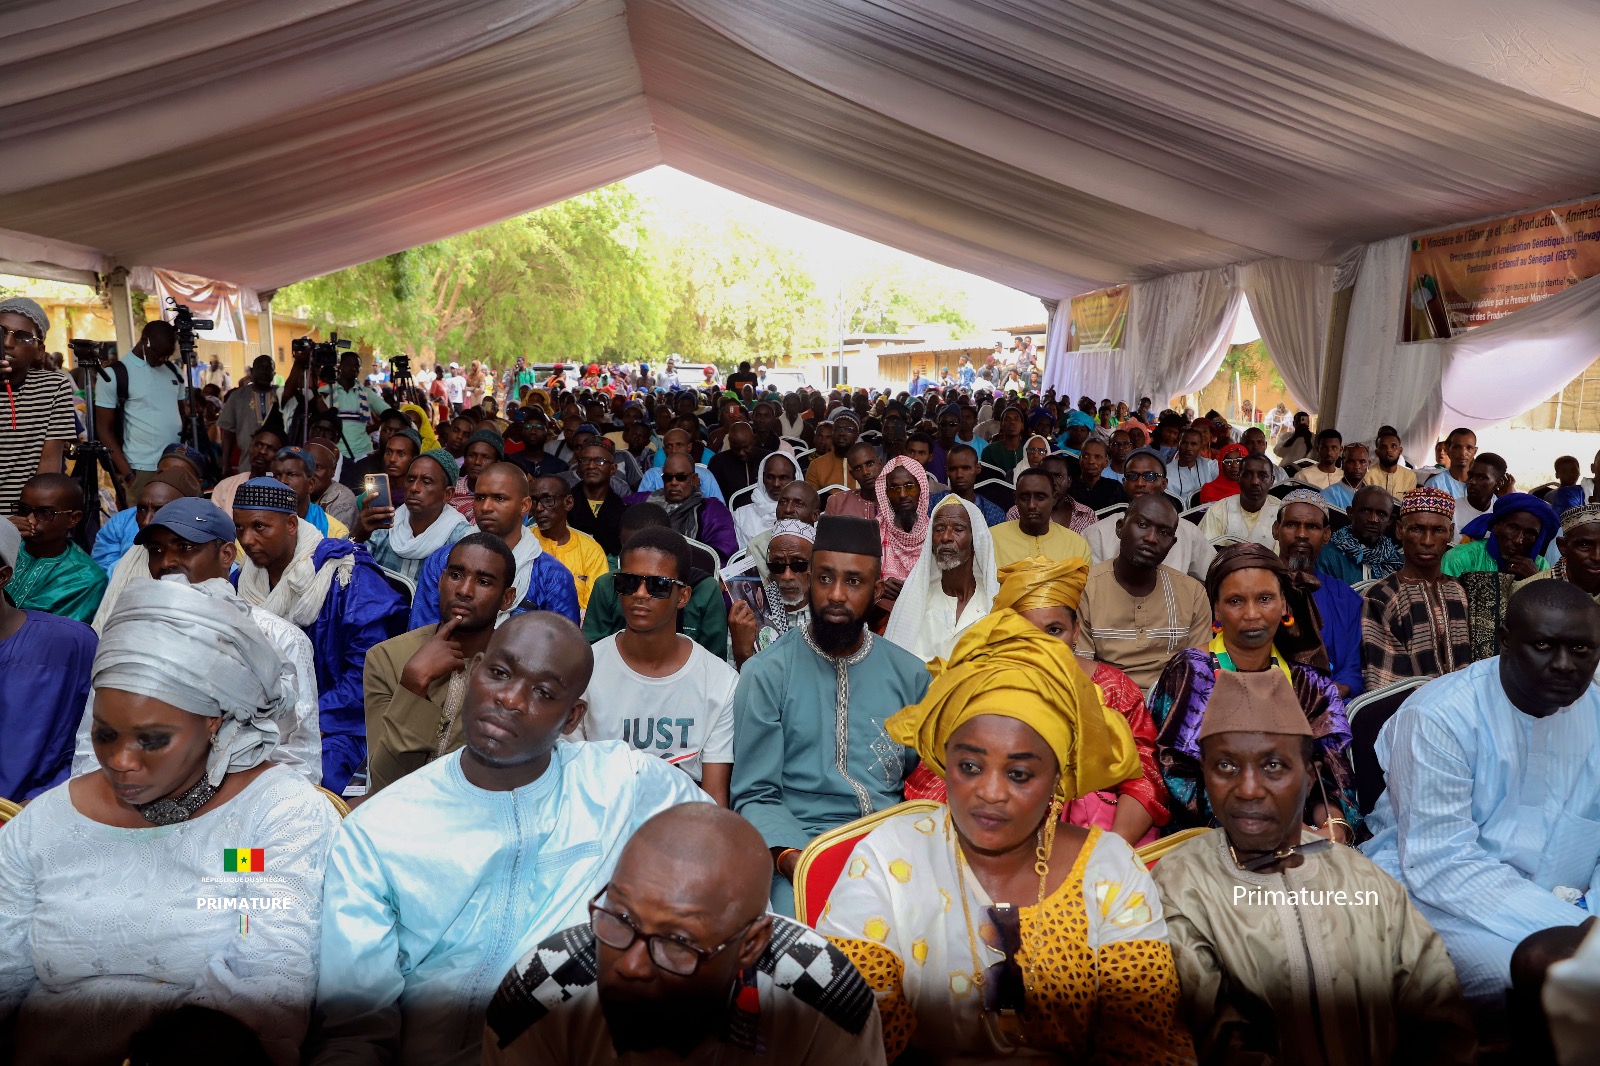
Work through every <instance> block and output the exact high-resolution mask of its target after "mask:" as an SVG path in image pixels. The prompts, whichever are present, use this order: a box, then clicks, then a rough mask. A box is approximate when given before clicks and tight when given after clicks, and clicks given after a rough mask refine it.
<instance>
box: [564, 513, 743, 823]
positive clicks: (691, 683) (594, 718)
mask: <svg viewBox="0 0 1600 1066" xmlns="http://www.w3.org/2000/svg"><path fill="white" fill-rule="evenodd" d="M620 562H621V569H620V570H618V571H617V572H616V573H614V574H612V575H611V582H612V586H613V587H614V588H615V589H616V591H617V596H618V598H619V600H620V601H621V604H622V617H623V622H624V626H625V628H624V629H623V630H622V632H620V633H615V634H612V635H611V636H609V637H606V638H605V639H604V640H601V641H598V642H597V643H596V644H595V645H594V647H593V651H594V662H595V677H596V681H595V683H592V684H590V686H589V690H588V691H587V692H586V693H584V702H585V703H587V704H588V705H589V713H588V714H587V715H585V716H584V719H583V724H582V725H581V726H579V728H578V733H577V736H578V737H581V738H582V739H584V740H623V741H626V742H627V743H629V744H631V745H632V746H633V747H634V748H636V749H638V750H639V751H642V752H644V753H645V754H646V755H654V756H657V757H659V758H661V759H665V760H666V761H667V762H669V763H671V764H672V765H674V766H676V767H678V768H679V769H681V770H683V771H684V772H685V773H687V774H688V775H689V776H690V777H692V778H694V779H695V780H696V781H698V782H700V787H701V788H703V789H705V791H706V794H707V795H708V796H710V797H711V798H712V799H714V800H716V801H717V802H718V803H719V804H721V805H722V806H724V807H726V806H727V805H728V781H729V779H730V777H731V776H732V773H733V690H734V686H735V685H737V684H738V683H739V675H738V674H737V673H735V672H734V670H733V668H732V667H731V666H729V665H728V664H727V662H726V661H725V660H724V659H723V657H722V656H719V655H714V654H712V653H711V652H709V651H707V650H706V649H705V648H702V647H700V646H699V645H698V644H696V643H695V642H694V641H692V640H690V639H689V638H688V637H686V636H684V635H683V634H681V633H679V632H678V612H679V611H681V610H683V608H684V607H686V606H688V603H689V596H690V593H691V590H692V586H691V585H690V584H689V580H688V579H689V576H690V562H689V544H688V542H687V541H685V540H684V539H683V537H682V536H681V535H679V534H678V533H675V532H674V531H672V530H671V529H662V528H659V527H650V528H646V529H641V530H640V531H639V532H637V533H635V534H634V535H633V536H631V537H629V538H628V540H627V542H626V543H625V544H624V545H623V548H622V558H621V560H620Z"/></svg>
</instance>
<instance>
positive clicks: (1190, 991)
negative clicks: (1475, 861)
mask: <svg viewBox="0 0 1600 1066" xmlns="http://www.w3.org/2000/svg"><path fill="white" fill-rule="evenodd" d="M1199 741H1200V758H1201V765H1202V768H1203V771H1204V775H1205V786H1206V793H1207V796H1208V797H1209V799H1210V801H1211V809H1212V810H1213V811H1215V812H1216V817H1217V821H1218V822H1219V823H1220V828H1217V829H1212V830H1209V831H1207V832H1206V833H1204V834H1203V835H1201V836H1199V837H1197V838H1195V839H1193V840H1190V841H1188V842H1187V843H1185V844H1183V845H1181V846H1179V847H1178V848H1176V849H1175V850H1174V851H1173V852H1171V853H1170V854H1169V855H1167V856H1166V857H1164V858H1163V859H1162V860H1161V861H1160V862H1159V863H1157V864H1156V867H1155V870H1154V874H1155V878H1156V883H1157V884H1158V885H1159V886H1160V888H1161V897H1162V902H1163V904H1164V905H1165V908H1166V917H1167V933H1168V936H1169V939H1170V941H1171V944H1172V953H1173V956H1174V958H1175V959H1176V961H1177V965H1178V976H1179V980H1180V982H1181V984H1182V990H1183V999H1184V1009H1185V1013H1186V1014H1187V1019H1186V1020H1187V1022H1188V1024H1189V1028H1190V1031H1191V1032H1192V1033H1193V1034H1194V1038H1195V1050H1196V1051H1197V1052H1198V1053H1199V1058H1200V1060H1201V1061H1203V1062H1204V1061H1210V1060H1213V1059H1223V1060H1232V1059H1234V1058H1238V1057H1241V1056H1242V1057H1245V1058H1251V1057H1264V1058H1266V1059H1271V1060H1274V1061H1305V1062H1333V1063H1343V1064H1358V1063H1373V1064H1376V1063H1388V1062H1429V1063H1456V1062H1461V1063H1465V1062H1472V1061H1474V1057H1475V1054H1476V1049H1477V1042H1476V1038H1475V1037H1474V1035H1473V1028H1472V1023H1471V1020H1470V1018H1469V1017H1468V1015H1467V1011H1466V1007H1465V1005H1464V1002H1463V1000H1462V998H1461V986H1460V984H1459V983H1458V981H1457V980H1456V975H1455V968H1454V967H1453V966H1452V965H1451V962H1450V956H1449V954H1448V953H1447V952H1446V951H1445V947H1444V942H1443V941H1442V940H1441V939H1440V937H1439V934H1438V933H1436V932H1435V931H1434V929H1433V927H1432V926H1430V925H1429V924H1428V922H1427V920H1426V919H1424V918H1423V917H1422V915H1421V914H1420V913H1418V911H1417V910H1416V908H1415V907H1413V906H1412V905H1411V902H1410V900H1409V899H1408V898H1407V896H1406V893H1405V890H1404V889H1403V888H1402V887H1401V886H1400V885H1399V884H1398V883H1397V882H1395V881H1394V880H1393V879H1392V878H1390V877H1388V876H1387V875H1386V874H1384V872H1383V871H1382V870H1380V869H1379V868H1378V867H1377V866H1375V865H1373V863H1372V862H1371V861H1370V860H1368V859H1367V858H1365V857H1364V856H1363V855H1362V854H1361V853H1360V852H1358V851H1356V850H1355V849H1353V848H1346V847H1340V846H1338V845H1334V844H1329V843H1328V842H1327V841H1325V840H1323V839H1321V838H1320V837H1318V836H1316V835H1315V834H1313V833H1312V832H1311V830H1310V829H1309V828H1308V827H1307V826H1305V825H1302V824H1301V812H1302V811H1304V809H1305V803H1306V798H1307V795H1308V793H1309V791H1310V789H1311V787H1312V782H1313V781H1315V780H1316V779H1317V775H1316V772H1315V770H1314V763H1315V759H1316V742H1315V740H1314V738H1313V737H1312V733H1311V727H1310V726H1309V725H1308V724H1307V722H1306V718H1305V714H1304V712H1303V711H1301V710H1300V706H1299V703H1298V702H1297V701H1296V699H1295V695H1294V690H1293V689H1292V688H1291V687H1290V685H1289V681H1288V679H1287V678H1286V677H1284V676H1283V674H1282V673H1281V672H1280V671H1278V670H1267V671H1265V672H1262V673H1235V672H1228V671H1224V672H1223V673H1220V674H1218V675H1217V683H1216V688H1215V689H1214V690H1213V691H1212V694H1211V698H1210V701H1209V702H1208V703H1207V705H1206V710H1205V716H1204V718H1203V719H1202V720H1201V724H1200V733H1199Z"/></svg>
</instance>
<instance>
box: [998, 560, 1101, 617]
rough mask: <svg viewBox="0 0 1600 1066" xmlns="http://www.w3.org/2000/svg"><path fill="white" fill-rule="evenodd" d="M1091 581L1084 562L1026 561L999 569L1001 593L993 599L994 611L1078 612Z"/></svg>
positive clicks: (1087, 565)
mask: <svg viewBox="0 0 1600 1066" xmlns="http://www.w3.org/2000/svg"><path fill="white" fill-rule="evenodd" d="M1088 581H1089V564H1088V563H1086V562H1084V561H1083V560H1082V559H1063V560H1062V561H1061V562H1056V561H1055V560H1054V559H1045V558H1033V559H1023V560H1022V561H1021V562H1016V563H1012V564H1011V565H1010V566H1005V567H1001V568H1000V591H999V592H998V593H996V594H995V597H994V610H996V611H998V610H1000V608H1002V607H1009V608H1011V609H1012V610H1013V611H1038V610H1043V609H1044V608H1047V607H1065V608H1067V609H1068V610H1071V611H1077V609H1078V601H1079V600H1080V599H1082V598H1083V586H1084V585H1085V584H1087V583H1088Z"/></svg>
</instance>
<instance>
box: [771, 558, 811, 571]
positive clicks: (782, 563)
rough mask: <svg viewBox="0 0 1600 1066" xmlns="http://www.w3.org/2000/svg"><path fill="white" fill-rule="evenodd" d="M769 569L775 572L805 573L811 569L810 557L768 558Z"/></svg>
mask: <svg viewBox="0 0 1600 1066" xmlns="http://www.w3.org/2000/svg"><path fill="white" fill-rule="evenodd" d="M767 569H768V570H769V571H770V572H772V573H774V574H783V573H791V574H803V573H805V572H806V571H807V570H810V569H811V560H810V559H768V560H767Z"/></svg>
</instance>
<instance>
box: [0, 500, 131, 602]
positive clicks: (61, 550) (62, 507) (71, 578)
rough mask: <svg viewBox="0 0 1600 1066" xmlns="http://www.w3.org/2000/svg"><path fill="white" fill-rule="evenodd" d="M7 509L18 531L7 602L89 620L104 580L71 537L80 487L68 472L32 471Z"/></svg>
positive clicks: (79, 517)
mask: <svg viewBox="0 0 1600 1066" xmlns="http://www.w3.org/2000/svg"><path fill="white" fill-rule="evenodd" d="M11 514H12V523H13V524H14V525H15V526H16V527H17V530H18V532H20V533H21V534H22V548H21V549H20V550H19V551H18V552H17V562H16V572H15V573H14V574H13V575H12V578H11V586H10V588H9V589H8V590H7V593H8V594H9V595H10V597H11V602H12V603H13V604H15V605H16V606H18V607H20V608H22V609H23V610H25V611H42V612H43V613H45V614H54V615H59V616H60V617H62V618H75V619H77V620H78V621H80V622H85V623H87V622H89V621H90V620H92V619H93V618H94V612H95V611H96V610H97V609H98V608H99V606H100V597H102V596H104V595H105V591H106V583H107V580H108V579H107V577H106V572H105V571H104V570H102V569H101V568H100V565H99V564H98V563H96V562H95V561H94V560H93V559H92V558H90V556H89V553H88V552H86V551H84V550H83V549H82V548H80V547H78V545H77V544H75V543H73V541H72V528H73V527H74V526H76V525H77V524H78V522H79V521H81V520H82V518H83V486H81V485H79V484H78V482H77V480H76V479H74V478H70V477H68V476H67V475H66V474H35V475H33V477H31V478H29V479H28V481H27V483H26V484H25V485H23V486H22V498H21V499H20V500H18V501H17V503H16V505H15V506H13V507H12V508H11Z"/></svg>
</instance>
